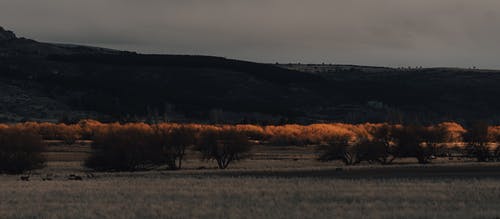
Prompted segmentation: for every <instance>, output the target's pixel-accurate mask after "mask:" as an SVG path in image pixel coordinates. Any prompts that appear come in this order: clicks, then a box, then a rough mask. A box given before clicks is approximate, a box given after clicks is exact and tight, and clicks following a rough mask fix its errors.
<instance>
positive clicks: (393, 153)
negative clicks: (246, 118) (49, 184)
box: [0, 120, 500, 172]
mask: <svg viewBox="0 0 500 219" xmlns="http://www.w3.org/2000/svg"><path fill="white" fill-rule="evenodd" d="M68 133H71V134H68ZM72 135H74V136H77V138H70V137H68V136H72ZM499 136H500V128H499V127H496V126H488V125H486V124H484V123H474V124H472V125H470V126H468V129H467V130H465V129H464V128H463V127H462V126H460V125H459V124H457V123H441V124H438V125H433V126H421V125H405V126H402V125H389V124H360V125H350V124H313V125H308V126H301V125H284V126H257V125H202V124H185V125H181V124H172V123H162V124H153V125H150V124H144V123H130V124H118V123H112V124H102V123H99V122H97V121H92V120H84V121H81V122H80V123H78V124H74V125H65V124H51V123H21V124H11V125H0V172H19V171H23V170H28V169H33V168H38V167H41V166H43V163H44V157H43V156H41V155H40V154H41V152H42V151H44V146H45V144H44V140H47V139H59V140H63V141H65V142H66V143H68V144H70V143H74V141H76V139H89V140H92V141H93V143H92V148H93V152H92V154H91V156H90V158H89V159H88V160H87V161H86V162H85V165H86V166H87V167H89V168H92V169H95V170H100V171H103V170H137V169H148V168H150V167H157V166H166V167H167V168H168V169H180V168H181V167H182V161H183V159H184V157H185V155H186V152H187V151H189V150H188V149H194V150H195V151H199V152H200V153H201V155H202V158H203V159H205V160H215V161H216V162H217V164H218V166H219V168H226V167H227V166H228V165H229V164H230V163H232V162H233V161H236V160H239V159H242V158H244V157H245V156H247V155H248V152H249V151H250V149H251V145H252V144H250V143H249V142H250V141H249V140H253V141H254V143H255V144H272V145H275V144H280V145H314V146H317V147H318V148H319V150H320V158H319V159H320V160H323V161H329V160H342V161H344V162H345V163H346V164H348V165H353V164H357V163H360V162H363V161H366V162H369V163H382V164H390V163H392V162H393V161H394V160H395V159H397V158H403V157H414V158H416V159H417V160H418V162H419V163H429V162H431V160H432V159H433V158H434V157H438V156H449V155H450V154H451V153H461V154H462V155H463V156H469V157H475V158H477V160H478V161H493V160H499V156H500V148H499V147H498V146H497V144H496V142H498V141H500V137H499ZM16 162H19V163H16Z"/></svg>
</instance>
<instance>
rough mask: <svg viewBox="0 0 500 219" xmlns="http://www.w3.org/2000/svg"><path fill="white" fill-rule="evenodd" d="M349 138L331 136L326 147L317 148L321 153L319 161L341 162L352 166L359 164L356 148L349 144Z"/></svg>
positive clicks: (345, 136) (346, 136)
mask: <svg viewBox="0 0 500 219" xmlns="http://www.w3.org/2000/svg"><path fill="white" fill-rule="evenodd" d="M349 140H350V136H348V135H336V136H332V137H331V139H330V141H329V142H328V144H327V145H323V146H320V147H319V150H320V152H321V154H320V157H319V160H320V161H331V160H342V161H343V162H344V163H345V164H346V165H354V164H356V163H358V162H359V160H358V151H357V148H356V146H352V145H350V144H349Z"/></svg>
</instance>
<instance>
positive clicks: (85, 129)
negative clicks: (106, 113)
mask: <svg viewBox="0 0 500 219" xmlns="http://www.w3.org/2000/svg"><path fill="white" fill-rule="evenodd" d="M78 126H80V131H81V136H82V137H81V138H82V139H87V140H90V139H92V138H93V137H94V134H95V133H96V132H98V131H99V130H100V129H102V128H104V127H105V126H106V125H105V124H103V123H101V122H99V121H96V120H92V119H85V120H80V121H79V122H78Z"/></svg>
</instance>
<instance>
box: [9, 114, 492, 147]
mask: <svg viewBox="0 0 500 219" xmlns="http://www.w3.org/2000/svg"><path fill="white" fill-rule="evenodd" d="M383 125H384V124H372V123H366V124H357V125H353V124H343V123H334V124H312V125H295V124H290V125H280V126H273V125H269V126H260V125H249V124H240V125H207V124H182V125H181V124H175V123H161V124H153V125H150V124H145V123H127V124H119V123H108V124H105V123H100V122H98V121H94V120H82V121H80V122H79V123H77V124H72V125H67V124H54V123H47V122H45V123H36V122H26V123H19V124H13V125H1V124H0V128H2V127H17V128H19V129H23V130H26V131H30V132H34V133H38V134H40V135H41V136H42V137H43V139H45V140H63V141H64V142H65V143H66V144H73V143H74V142H76V141H77V140H92V139H93V138H94V136H95V135H96V134H98V133H100V132H106V131H108V130H110V129H112V130H118V129H127V128H130V127H134V128H135V129H143V130H151V129H152V128H153V127H154V126H159V127H161V128H162V129H168V128H176V127H180V126H183V127H186V128H189V129H193V130H195V131H196V132H205V131H208V130H218V129H224V130H229V129H231V130H235V131H237V132H241V133H243V134H245V135H247V136H248V137H250V138H251V139H253V140H258V141H261V142H265V143H268V144H270V145H299V146H305V145H320V144H325V143H327V142H330V141H331V140H332V139H333V138H335V137H336V136H339V135H347V136H349V138H351V139H363V138H371V137H372V135H373V134H372V133H373V132H374V130H377V129H379V128H380V127H382V126H383ZM436 126H439V127H442V128H443V129H446V130H447V131H448V132H450V133H451V134H452V135H451V137H452V138H453V139H452V141H455V142H459V141H462V139H461V136H462V133H464V132H465V129H464V128H463V127H462V126H461V125H459V124H457V123H453V122H448V123H441V124H438V125H436ZM491 128H496V127H491ZM492 130H493V129H492ZM495 130H496V131H491V132H490V134H491V135H495V136H500V128H498V129H495Z"/></svg>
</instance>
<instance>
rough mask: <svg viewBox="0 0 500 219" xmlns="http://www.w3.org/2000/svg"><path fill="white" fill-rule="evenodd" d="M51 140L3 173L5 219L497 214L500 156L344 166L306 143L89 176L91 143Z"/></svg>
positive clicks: (0, 194)
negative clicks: (38, 156)
mask: <svg viewBox="0 0 500 219" xmlns="http://www.w3.org/2000/svg"><path fill="white" fill-rule="evenodd" d="M50 145H51V146H49V151H48V152H47V153H46V155H47V156H48V158H49V162H48V165H47V167H46V168H44V169H41V170H37V171H34V172H32V174H31V176H30V181H20V180H19V179H20V178H19V177H20V176H19V175H0V218H333V217H341V218H367V217H368V216H369V218H408V217H410V218H474V217H476V218H495V217H500V208H499V204H498V203H499V202H500V165H499V164H496V163H486V164H485V163H476V162H464V161H460V162H453V161H449V160H447V159H442V160H436V161H435V162H433V164H428V165H418V164H412V163H414V161H412V160H408V161H405V160H401V161H399V163H398V164H396V165H388V166H382V165H360V166H352V167H345V166H344V165H342V164H341V163H339V162H326V163H325V162H318V161H316V160H314V155H312V154H313V153H314V150H311V149H310V148H308V147H269V146H267V147H260V146H258V147H256V148H254V153H255V154H256V155H255V156H254V157H253V158H251V159H249V160H245V161H242V162H239V163H235V164H234V165H231V166H230V167H229V168H228V169H226V170H219V169H217V168H216V164H215V163H210V162H208V163H207V162H202V161H200V160H199V159H198V158H196V157H195V156H192V157H189V158H188V159H187V160H186V162H185V168H183V170H178V171H166V170H161V169H158V170H153V171H147V172H140V171H139V172H118V173H106V172H104V173H94V176H87V173H88V171H87V170H86V169H85V168H83V167H82V166H81V161H82V160H83V159H84V158H85V157H86V154H87V153H88V150H89V148H88V146H89V145H88V142H87V143H85V142H84V143H83V144H82V145H75V146H66V145H60V144H57V142H52V143H51V144H50ZM72 174H73V175H78V176H82V178H83V179H82V180H78V181H77V180H69V179H68V178H69V176H70V175H72ZM42 178H45V179H47V178H50V180H46V181H43V180H42Z"/></svg>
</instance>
